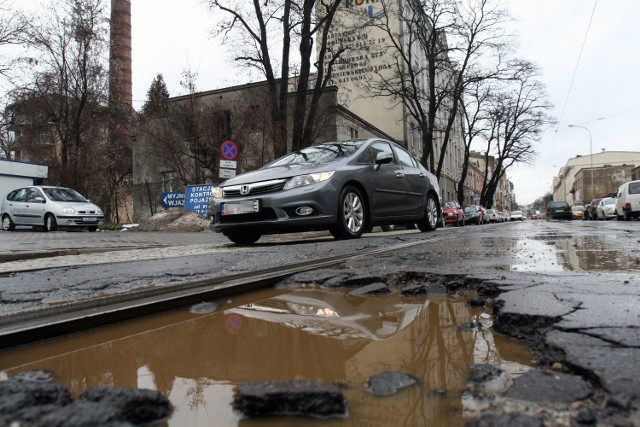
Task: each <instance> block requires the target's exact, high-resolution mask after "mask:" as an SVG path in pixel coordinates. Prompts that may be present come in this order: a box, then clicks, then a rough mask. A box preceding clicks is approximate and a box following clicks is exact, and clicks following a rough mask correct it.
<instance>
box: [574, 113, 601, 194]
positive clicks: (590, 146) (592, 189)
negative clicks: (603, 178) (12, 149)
mask: <svg viewBox="0 0 640 427" xmlns="http://www.w3.org/2000/svg"><path fill="white" fill-rule="evenodd" d="M569 127H570V128H581V129H584V130H586V131H587V132H589V153H590V156H589V157H590V158H591V198H592V199H593V197H594V196H595V191H594V188H593V141H592V139H591V131H590V130H589V129H588V128H586V127H584V126H578V125H569Z"/></svg>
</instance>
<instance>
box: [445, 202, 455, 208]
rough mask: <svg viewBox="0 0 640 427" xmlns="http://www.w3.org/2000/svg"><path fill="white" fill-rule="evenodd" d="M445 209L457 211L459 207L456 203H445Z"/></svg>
mask: <svg viewBox="0 0 640 427" xmlns="http://www.w3.org/2000/svg"><path fill="white" fill-rule="evenodd" d="M444 207H445V208H446V209H456V208H457V206H456V204H455V203H454V202H445V204H444Z"/></svg>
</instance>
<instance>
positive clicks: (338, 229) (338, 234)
mask: <svg viewBox="0 0 640 427" xmlns="http://www.w3.org/2000/svg"><path fill="white" fill-rule="evenodd" d="M364 215H365V205H364V201H363V198H362V195H361V194H360V191H359V190H358V189H357V188H355V187H351V186H347V187H345V188H344V189H343V190H342V192H341V193H340V199H339V203H338V222H337V223H336V224H335V225H334V226H333V227H331V228H330V230H329V231H331V234H332V235H333V237H335V238H336V239H357V238H358V237H360V236H362V233H363V232H364V219H365V216H364Z"/></svg>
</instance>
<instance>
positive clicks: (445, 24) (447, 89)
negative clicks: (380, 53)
mask: <svg viewBox="0 0 640 427" xmlns="http://www.w3.org/2000/svg"><path fill="white" fill-rule="evenodd" d="M407 6H408V7H406V8H405V9H403V10H399V11H394V10H392V9H391V8H389V7H387V8H386V10H385V19H380V20H378V21H377V23H376V25H377V26H378V27H380V28H382V29H383V30H384V31H385V32H386V33H387V34H388V36H389V37H388V39H389V42H390V43H391V45H390V46H388V47H385V49H386V51H387V52H388V51H392V52H393V58H394V59H395V63H394V64H393V67H394V73H393V74H392V75H391V76H390V77H389V76H385V75H383V74H382V73H378V81H377V83H376V84H375V85H374V86H373V87H372V90H371V95H372V96H376V97H378V96H386V97H390V98H391V99H393V100H394V101H396V102H397V103H398V104H403V105H404V107H405V109H406V111H407V112H408V116H409V118H410V119H411V120H412V121H413V123H415V127H417V128H418V129H420V134H421V140H422V144H423V150H422V151H423V155H422V162H423V163H424V164H425V165H427V166H428V168H429V169H430V170H431V171H433V172H434V173H435V174H436V176H438V177H440V175H441V173H442V169H443V163H444V159H445V155H446V152H447V147H448V144H449V141H450V140H451V138H452V135H453V134H454V133H455V132H456V131H459V130H460V129H459V128H460V127H461V125H460V124H461V122H462V120H461V118H460V117H459V113H460V110H461V105H460V104H461V102H462V101H461V100H462V98H463V97H462V94H463V92H464V89H465V86H466V85H468V84H471V83H472V82H474V81H477V80H481V79H490V78H493V77H494V76H495V75H496V73H497V72H498V71H497V70H498V68H499V64H500V55H499V54H497V52H499V51H500V50H501V49H503V47H504V44H505V43H507V42H508V40H509V39H508V38H507V37H506V36H505V35H504V32H503V30H502V28H503V27H502V24H503V23H504V19H505V16H506V13H505V11H504V10H503V9H501V8H500V7H498V6H496V5H495V2H494V1H491V0H409V1H408V2H407ZM397 19H400V21H401V26H400V30H397V29H396V26H395V22H396V20H397ZM480 56H484V58H485V60H487V61H488V60H489V58H492V59H496V58H497V62H496V63H495V64H494V65H493V67H486V68H484V70H489V69H491V68H494V69H495V71H491V72H490V73H486V72H485V73H479V72H478V70H479V67H474V64H476V63H477V62H478V61H479V58H480ZM473 68H475V69H473ZM456 124H458V125H457V127H458V129H456ZM436 140H439V141H441V143H440V146H439V148H440V156H439V158H437V159H436V158H435V153H436V150H435V141H436ZM436 162H437V163H436Z"/></svg>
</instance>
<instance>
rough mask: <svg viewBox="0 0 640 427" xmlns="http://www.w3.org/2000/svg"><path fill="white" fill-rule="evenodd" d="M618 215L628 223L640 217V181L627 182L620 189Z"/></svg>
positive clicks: (617, 204)
mask: <svg viewBox="0 0 640 427" xmlns="http://www.w3.org/2000/svg"><path fill="white" fill-rule="evenodd" d="M616 215H617V216H618V219H623V218H624V219H626V220H627V221H630V220H631V218H637V217H639V216H640V181H629V182H625V183H624V184H622V185H621V186H620V188H618V193H617V194H616Z"/></svg>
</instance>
